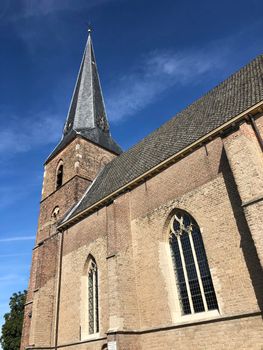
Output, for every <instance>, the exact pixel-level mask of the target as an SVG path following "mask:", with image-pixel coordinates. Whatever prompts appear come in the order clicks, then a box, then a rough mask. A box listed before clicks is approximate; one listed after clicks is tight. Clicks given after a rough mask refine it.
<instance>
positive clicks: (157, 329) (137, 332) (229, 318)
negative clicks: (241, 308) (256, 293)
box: [107, 311, 263, 335]
mask: <svg viewBox="0 0 263 350" xmlns="http://www.w3.org/2000/svg"><path fill="white" fill-rule="evenodd" d="M262 315H263V313H262V312H261V311H255V312H251V313H248V314H238V315H231V316H225V317H224V316H223V317H216V318H211V319H207V320H200V321H194V322H191V321H189V322H187V323H181V324H174V325H171V326H163V327H153V328H145V329H142V330H133V329H131V330H119V331H108V332H107V335H113V334H116V335H118V334H127V335H141V334H147V333H154V332H164V331H169V330H172V329H180V328H186V327H194V326H198V325H204V324H208V323H217V322H224V321H232V320H238V319H241V318H250V317H257V316H262Z"/></svg>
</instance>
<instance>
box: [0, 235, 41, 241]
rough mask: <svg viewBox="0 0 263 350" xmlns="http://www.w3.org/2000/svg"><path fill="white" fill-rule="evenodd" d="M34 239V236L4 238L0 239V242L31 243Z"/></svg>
mask: <svg viewBox="0 0 263 350" xmlns="http://www.w3.org/2000/svg"><path fill="white" fill-rule="evenodd" d="M34 239H35V236H18V237H6V238H0V242H19V241H32V240H34Z"/></svg>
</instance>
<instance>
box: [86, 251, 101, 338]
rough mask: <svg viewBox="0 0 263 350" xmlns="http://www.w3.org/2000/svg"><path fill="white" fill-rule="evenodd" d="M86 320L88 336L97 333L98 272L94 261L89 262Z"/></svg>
mask: <svg viewBox="0 0 263 350" xmlns="http://www.w3.org/2000/svg"><path fill="white" fill-rule="evenodd" d="M88 316H89V317H88V318H89V334H93V333H97V332H98V331H99V305H98V270H97V265H96V262H95V260H94V259H93V258H92V259H91V260H90V264H89V269H88Z"/></svg>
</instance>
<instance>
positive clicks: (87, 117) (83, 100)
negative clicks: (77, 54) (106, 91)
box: [46, 34, 122, 162]
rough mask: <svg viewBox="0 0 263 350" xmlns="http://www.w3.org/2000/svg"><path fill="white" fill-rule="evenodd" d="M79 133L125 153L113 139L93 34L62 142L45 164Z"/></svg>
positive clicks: (81, 66) (88, 44)
mask: <svg viewBox="0 0 263 350" xmlns="http://www.w3.org/2000/svg"><path fill="white" fill-rule="evenodd" d="M77 134H79V135H81V136H83V137H84V138H86V139H87V140H90V141H92V142H94V143H96V144H99V145H100V146H102V147H104V148H106V149H108V150H110V151H111V152H113V153H116V154H120V153H122V150H121V148H120V146H119V145H118V144H117V143H116V142H115V141H114V140H113V139H112V137H111V134H110V131H109V123H108V119H107V115H106V110H105V105H104V100H103V94H102V89H101V85H100V79H99V73H98V69H97V64H96V59H95V54H94V49H93V45H92V40H91V35H90V34H89V36H88V40H87V44H86V47H85V50H84V54H83V58H82V61H81V65H80V70H79V74H78V78H77V82H76V85H75V89H74V92H73V96H72V99H71V103H70V107H69V111H68V116H67V120H66V123H65V126H64V130H63V136H62V139H61V141H60V142H59V144H58V145H57V146H56V148H55V149H54V150H53V152H52V153H51V154H50V155H49V157H48V158H47V160H46V162H48V161H49V160H50V159H52V158H53V157H54V156H56V155H57V154H58V153H59V152H60V151H61V150H62V149H63V148H64V147H65V146H66V145H67V144H68V143H69V142H70V141H72V139H73V138H74V137H75V136H76V135H77Z"/></svg>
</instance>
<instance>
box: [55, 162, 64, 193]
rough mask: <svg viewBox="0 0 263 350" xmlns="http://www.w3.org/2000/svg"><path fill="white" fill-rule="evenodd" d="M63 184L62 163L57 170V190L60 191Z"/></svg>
mask: <svg viewBox="0 0 263 350" xmlns="http://www.w3.org/2000/svg"><path fill="white" fill-rule="evenodd" d="M62 183H63V163H60V165H59V166H58V169H57V182H56V189H59V188H60V187H61V186H62Z"/></svg>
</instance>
